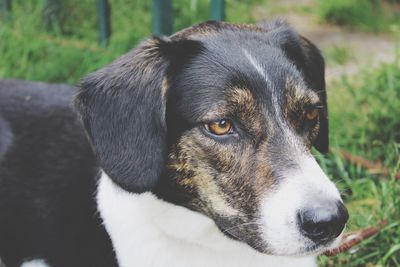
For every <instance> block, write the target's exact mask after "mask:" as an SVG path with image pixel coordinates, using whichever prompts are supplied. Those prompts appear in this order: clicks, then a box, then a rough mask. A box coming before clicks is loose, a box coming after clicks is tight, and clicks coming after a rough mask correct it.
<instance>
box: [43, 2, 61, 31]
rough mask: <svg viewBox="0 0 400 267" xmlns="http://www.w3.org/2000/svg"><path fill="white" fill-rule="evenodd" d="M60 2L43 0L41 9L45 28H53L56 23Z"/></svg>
mask: <svg viewBox="0 0 400 267" xmlns="http://www.w3.org/2000/svg"><path fill="white" fill-rule="evenodd" d="M60 7H61V6H60V2H59V1H58V0H45V1H44V9H43V18H44V24H45V27H46V29H47V30H51V29H54V26H55V25H57V26H59V25H58V15H59V12H60Z"/></svg>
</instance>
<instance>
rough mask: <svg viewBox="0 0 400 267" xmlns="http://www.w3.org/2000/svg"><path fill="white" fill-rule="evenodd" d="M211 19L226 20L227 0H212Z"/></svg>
mask: <svg viewBox="0 0 400 267" xmlns="http://www.w3.org/2000/svg"><path fill="white" fill-rule="evenodd" d="M211 19H213V20H224V19H225V0H211Z"/></svg>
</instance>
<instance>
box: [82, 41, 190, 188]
mask: <svg viewBox="0 0 400 267" xmlns="http://www.w3.org/2000/svg"><path fill="white" fill-rule="evenodd" d="M190 42H194V41H188V40H181V41H176V42H171V41H170V40H169V39H159V38H152V39H149V40H147V41H145V42H144V43H142V44H141V45H139V46H138V47H137V48H136V49H134V50H132V51H131V52H129V53H128V54H126V55H124V56H122V57H121V58H119V59H117V60H116V61H114V62H113V63H111V64H110V65H108V66H106V67H104V68H102V69H100V70H98V71H96V72H94V73H92V74H90V75H88V76H87V77H86V78H84V79H83V81H82V82H81V84H80V91H79V93H78V95H77V97H76V99H75V105H76V107H77V110H78V112H79V113H80V115H81V118H82V121H83V123H84V127H85V129H86V131H87V134H88V136H89V139H90V142H91V143H92V146H93V148H94V151H95V153H96V156H97V157H98V159H99V161H100V164H101V167H102V168H103V170H104V171H105V172H106V173H107V175H108V176H110V177H111V178H112V179H113V181H114V182H115V183H117V184H118V185H119V186H121V187H122V188H124V189H125V190H128V191H131V192H137V193H140V192H144V191H147V190H150V189H151V188H152V187H153V186H154V185H155V184H156V183H157V181H158V179H159V177H160V175H161V173H162V171H163V168H164V161H165V157H166V153H167V152H166V145H167V144H166V138H167V126H166V118H165V108H166V90H167V82H166V71H167V69H168V66H169V65H170V63H171V61H173V60H174V57H176V58H177V60H180V56H182V55H177V54H174V52H175V51H177V53H183V52H182V51H187V50H188V49H186V50H185V49H182V47H183V48H186V47H187V46H191V44H190ZM183 56H184V55H183Z"/></svg>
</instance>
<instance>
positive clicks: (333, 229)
mask: <svg viewBox="0 0 400 267" xmlns="http://www.w3.org/2000/svg"><path fill="white" fill-rule="evenodd" d="M348 219H349V213H348V212H347V209H346V207H345V206H344V205H343V203H342V202H331V203H325V204H324V205H319V206H317V207H313V208H307V209H304V210H301V211H300V212H299V213H298V223H299V226H300V229H301V231H302V233H303V235H304V236H306V237H308V238H310V239H311V240H313V241H314V242H316V243H327V242H329V241H331V240H332V239H334V238H336V237H338V236H339V235H340V233H341V232H342V231H343V229H344V226H345V225H346V222H347V220H348Z"/></svg>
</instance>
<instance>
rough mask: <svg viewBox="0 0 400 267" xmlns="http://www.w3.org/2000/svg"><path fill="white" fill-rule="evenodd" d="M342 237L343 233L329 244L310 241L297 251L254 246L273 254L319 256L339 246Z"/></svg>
mask: <svg viewBox="0 0 400 267" xmlns="http://www.w3.org/2000/svg"><path fill="white" fill-rule="evenodd" d="M342 238H343V233H342V234H341V235H340V236H338V237H337V238H335V239H334V240H333V241H330V242H329V243H327V244H318V243H315V242H311V241H310V242H307V243H306V244H304V245H303V246H301V247H299V248H298V249H297V250H296V251H290V249H289V250H276V249H271V247H269V248H268V247H267V248H265V249H260V248H254V249H256V250H257V251H259V252H261V253H264V254H269V255H273V256H289V257H305V256H318V255H321V254H323V253H325V252H326V251H330V250H333V249H335V248H338V247H339V245H340V243H341V240H342ZM288 247H290V244H288Z"/></svg>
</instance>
